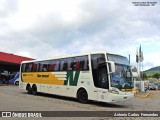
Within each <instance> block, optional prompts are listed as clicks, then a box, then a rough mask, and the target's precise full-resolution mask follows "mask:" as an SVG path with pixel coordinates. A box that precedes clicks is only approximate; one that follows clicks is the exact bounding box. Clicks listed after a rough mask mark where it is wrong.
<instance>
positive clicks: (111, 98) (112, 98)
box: [108, 93, 134, 102]
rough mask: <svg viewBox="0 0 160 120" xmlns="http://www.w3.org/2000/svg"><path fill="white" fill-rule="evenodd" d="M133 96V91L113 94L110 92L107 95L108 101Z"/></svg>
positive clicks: (116, 100) (124, 99) (122, 99)
mask: <svg viewBox="0 0 160 120" xmlns="http://www.w3.org/2000/svg"><path fill="white" fill-rule="evenodd" d="M133 97H134V93H130V94H123V95H121V94H113V93H110V94H109V96H108V102H119V101H126V100H129V99H132V98H133Z"/></svg>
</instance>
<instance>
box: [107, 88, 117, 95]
mask: <svg viewBox="0 0 160 120" xmlns="http://www.w3.org/2000/svg"><path fill="white" fill-rule="evenodd" d="M108 92H110V93H113V94H119V92H118V90H117V89H114V88H112V89H111V90H108Z"/></svg>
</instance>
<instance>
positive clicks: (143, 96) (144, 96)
mask: <svg viewBox="0 0 160 120" xmlns="http://www.w3.org/2000/svg"><path fill="white" fill-rule="evenodd" d="M150 93H151V92H150V91H148V92H147V94H146V95H138V94H137V95H135V96H137V97H142V98H146V97H148V95H149V94H150Z"/></svg>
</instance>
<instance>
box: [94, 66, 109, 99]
mask: <svg viewBox="0 0 160 120" xmlns="http://www.w3.org/2000/svg"><path fill="white" fill-rule="evenodd" d="M97 72H98V73H97V74H98V76H97V80H98V83H99V84H98V88H97V92H98V101H106V99H107V97H108V89H109V80H108V74H107V67H106V64H105V65H104V64H103V65H101V66H99V67H98V71H97Z"/></svg>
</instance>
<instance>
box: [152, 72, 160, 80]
mask: <svg viewBox="0 0 160 120" xmlns="http://www.w3.org/2000/svg"><path fill="white" fill-rule="evenodd" d="M152 77H153V78H156V79H159V78H160V73H155V74H154V75H153V76H152Z"/></svg>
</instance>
